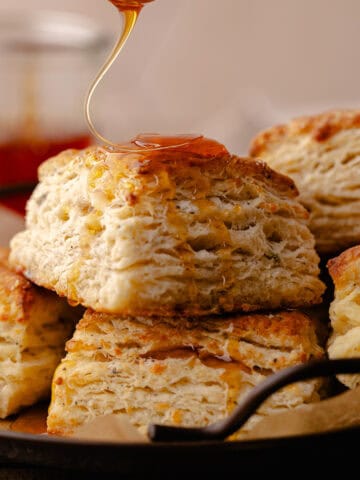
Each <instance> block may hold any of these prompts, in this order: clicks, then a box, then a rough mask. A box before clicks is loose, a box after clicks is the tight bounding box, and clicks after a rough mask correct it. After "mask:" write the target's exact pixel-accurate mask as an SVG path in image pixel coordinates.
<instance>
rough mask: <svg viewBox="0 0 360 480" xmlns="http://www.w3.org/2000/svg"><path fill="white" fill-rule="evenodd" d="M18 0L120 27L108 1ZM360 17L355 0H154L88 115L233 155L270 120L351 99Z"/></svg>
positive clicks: (1, 6) (124, 130)
mask: <svg viewBox="0 0 360 480" xmlns="http://www.w3.org/2000/svg"><path fill="white" fill-rule="evenodd" d="M18 3H20V2H18ZM21 3H22V4H23V5H22V6H24V9H26V10H31V9H41V8H46V9H57V10H68V11H76V12H82V13H85V14H87V15H88V16H90V17H93V18H94V19H96V21H97V22H98V23H99V24H100V25H103V26H104V28H106V29H107V31H108V32H109V33H110V34H112V35H115V32H116V31H117V29H118V27H119V24H120V18H119V16H118V14H117V12H116V11H115V9H114V7H113V6H112V5H110V3H109V2H108V1H107V0H61V1H59V0H26V1H25V0H23V1H22V2H21ZM13 4H14V1H13V0H1V2H0V13H1V12H2V11H4V10H8V9H11V8H12V5H13ZM359 22H360V2H359V1H358V0H156V1H155V2H154V4H151V5H149V6H147V7H146V8H145V9H144V11H143V14H142V16H141V18H140V21H139V24H138V26H137V29H136V32H135V34H134V36H133V38H132V39H131V43H129V44H128V46H127V48H126V51H125V52H124V54H123V57H122V58H121V61H120V62H119V63H118V64H117V65H116V66H115V68H114V69H113V71H112V72H111V73H110V75H109V76H108V77H107V79H106V82H105V83H104V85H103V86H102V88H100V89H99V91H98V93H97V96H96V103H97V105H99V103H100V104H101V105H102V109H101V112H102V113H100V114H99V115H100V117H101V118H99V119H97V120H99V121H101V122H102V123H103V124H104V127H105V132H106V133H107V134H111V135H113V136H116V137H120V136H121V137H124V136H129V135H133V134H135V133H136V132H138V131H165V132H171V131H172V132H176V131H177V132H179V131H194V132H203V133H206V134H208V135H210V136H213V137H217V138H219V139H220V140H223V141H224V142H225V143H226V144H227V145H228V146H229V147H230V148H231V149H232V150H233V151H236V152H242V151H244V150H245V149H246V146H247V143H248V140H249V138H250V137H251V136H252V135H253V133H254V132H255V131H256V130H257V129H259V128H263V127H264V126H266V125H269V124H271V123H273V122H278V121H282V120H286V119H287V118H288V117H289V116H292V115H294V114H302V113H305V112H311V111H317V110H320V109H323V108H329V107H333V106H347V105H350V106H351V105H353V106H357V105H358V102H359V85H360V68H359V58H358V57H359V54H358V45H359V43H360V28H359ZM69 87H70V86H69Z"/></svg>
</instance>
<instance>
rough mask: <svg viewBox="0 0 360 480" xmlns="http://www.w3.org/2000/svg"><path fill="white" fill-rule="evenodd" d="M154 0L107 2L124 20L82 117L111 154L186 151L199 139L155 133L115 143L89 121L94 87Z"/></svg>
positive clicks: (194, 136)
mask: <svg viewBox="0 0 360 480" xmlns="http://www.w3.org/2000/svg"><path fill="white" fill-rule="evenodd" d="M152 1H153V0H110V2H111V3H112V4H113V5H114V6H115V7H117V9H118V10H119V12H120V13H121V14H122V15H123V18H124V28H123V31H122V33H121V34H120V37H119V39H118V41H117V43H116V44H115V47H114V48H113V50H112V52H111V53H110V55H109V57H108V59H107V60H106V61H105V63H104V65H103V66H102V67H101V69H100V71H99V73H98V74H97V76H96V78H95V80H94V81H93V83H92V84H91V86H90V88H89V91H88V94H87V96H86V100H85V118H86V123H87V125H88V127H89V130H90V132H91V133H92V135H93V136H94V137H95V138H97V139H98V140H99V141H100V142H101V143H103V144H105V145H106V146H107V147H108V148H109V149H112V150H111V151H112V153H113V152H122V153H128V152H132V153H134V152H135V153H136V152H137V153H139V152H144V150H146V151H147V152H149V151H157V150H169V149H174V148H177V149H179V147H180V148H185V149H186V148H187V147H188V146H189V145H191V144H192V143H193V142H196V141H197V140H199V139H201V138H202V136H201V135H178V136H176V135H173V136H161V135H157V134H145V135H139V136H138V137H136V138H135V139H133V140H131V142H129V143H117V142H113V141H112V140H109V139H108V138H106V137H105V136H104V135H102V134H101V133H99V131H98V130H97V129H96V127H95V125H94V122H93V120H92V118H91V101H92V98H93V95H94V93H95V90H96V88H97V87H98V85H99V83H100V82H101V81H102V80H103V78H104V76H105V75H106V73H107V72H108V71H109V69H110V68H111V67H112V65H113V63H114V62H115V60H116V59H117V58H118V56H119V54H120V52H121V51H122V49H123V48H124V46H125V44H126V42H127V40H128V38H129V36H130V34H131V32H132V31H133V29H134V26H135V24H136V21H137V19H138V17H139V14H140V11H141V9H142V8H143V6H144V4H146V3H150V2H152Z"/></svg>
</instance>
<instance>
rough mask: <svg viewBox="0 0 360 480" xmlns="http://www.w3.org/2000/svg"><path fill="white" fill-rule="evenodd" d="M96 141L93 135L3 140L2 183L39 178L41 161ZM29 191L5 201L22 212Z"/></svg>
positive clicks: (16, 182)
mask: <svg viewBox="0 0 360 480" xmlns="http://www.w3.org/2000/svg"><path fill="white" fill-rule="evenodd" d="M91 143H92V140H91V137H90V136H89V135H79V136H76V137H67V138H57V139H49V140H42V141H41V142H33V143H30V142H24V141H19V140H17V141H15V140H14V141H9V142H7V143H2V144H0V185H4V186H9V185H14V184H18V183H26V182H36V181H37V169H38V166H39V165H40V163H42V162H43V161H45V160H47V159H48V158H50V157H52V156H54V155H57V154H58V153H60V152H61V151H63V150H67V149H68V148H76V149H82V148H86V147H88V146H89V145H90V144H91ZM28 198H29V195H28V194H21V195H18V194H17V195H14V196H9V197H8V198H6V199H1V203H2V204H4V205H5V206H7V207H9V208H11V209H13V210H15V211H16V212H18V213H21V214H22V215H23V214H24V213H25V205H26V201H27V200H28Z"/></svg>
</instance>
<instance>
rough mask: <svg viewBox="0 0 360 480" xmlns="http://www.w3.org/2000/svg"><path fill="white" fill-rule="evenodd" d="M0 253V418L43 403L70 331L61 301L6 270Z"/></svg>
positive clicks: (71, 316)
mask: <svg viewBox="0 0 360 480" xmlns="http://www.w3.org/2000/svg"><path fill="white" fill-rule="evenodd" d="M7 253H8V252H7V251H6V250H5V249H0V418H5V417H7V416H8V415H11V414H13V413H15V412H16V411H18V410H19V409H20V408H21V407H25V406H28V405H31V404H33V403H35V402H36V401H38V400H40V399H43V398H44V397H46V396H48V395H49V393H50V387H51V379H52V376H53V374H54V371H55V368H56V366H57V365H58V364H59V362H60V359H61V357H62V355H63V353H64V347H65V342H66V340H67V339H68V338H69V337H70V336H71V333H72V331H73V329H74V322H73V319H74V313H73V311H72V309H70V307H69V305H67V302H66V301H65V300H61V299H60V298H59V297H57V296H56V295H55V294H54V293H52V292H47V291H45V290H43V289H41V288H38V287H36V286H35V285H32V284H31V283H30V282H29V281H28V280H26V279H25V278H24V277H23V276H22V275H18V274H16V273H14V272H12V271H11V270H10V269H9V266H8V264H7Z"/></svg>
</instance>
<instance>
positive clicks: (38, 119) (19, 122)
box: [0, 12, 108, 213]
mask: <svg viewBox="0 0 360 480" xmlns="http://www.w3.org/2000/svg"><path fill="white" fill-rule="evenodd" d="M107 47H108V38H107V36H106V35H104V33H103V32H102V31H101V30H100V29H99V28H98V27H97V26H96V25H94V24H93V22H92V21H90V20H88V19H86V18H84V17H82V16H78V15H73V14H68V13H63V12H34V14H31V15H29V14H24V15H22V14H19V12H17V13H12V14H6V15H5V16H4V15H3V16H2V17H0V202H1V203H2V204H4V205H6V206H8V207H10V208H12V209H14V210H16V211H18V212H20V213H24V210H25V203H26V200H27V198H28V196H29V195H30V193H31V190H32V189H33V188H34V186H35V184H36V180H37V168H38V166H39V164H40V163H41V162H43V161H44V160H46V159H47V158H49V157H51V156H53V155H56V154H57V153H59V152H60V151H62V150H65V149H67V148H84V147H86V146H88V145H89V144H90V143H91V142H92V139H91V137H90V134H89V133H88V131H87V127H86V124H85V120H84V116H83V102H84V97H85V93H86V90H87V88H88V85H89V83H90V81H91V79H92V78H93V76H94V74H95V73H96V71H97V69H98V67H99V65H100V63H101V62H102V60H103V57H104V54H105V51H106V49H107Z"/></svg>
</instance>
